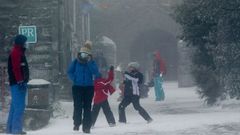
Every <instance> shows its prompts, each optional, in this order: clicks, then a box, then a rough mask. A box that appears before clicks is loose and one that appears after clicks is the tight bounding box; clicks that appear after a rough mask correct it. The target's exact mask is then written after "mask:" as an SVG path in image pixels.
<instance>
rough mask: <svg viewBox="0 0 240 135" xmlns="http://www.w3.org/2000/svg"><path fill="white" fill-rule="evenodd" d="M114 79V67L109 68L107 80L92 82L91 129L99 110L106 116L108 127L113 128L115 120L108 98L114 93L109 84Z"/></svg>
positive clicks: (99, 79)
mask: <svg viewBox="0 0 240 135" xmlns="http://www.w3.org/2000/svg"><path fill="white" fill-rule="evenodd" d="M113 79H114V67H113V66H111V67H110V71H109V72H108V78H107V79H104V78H98V79H96V80H95V82H94V99H93V102H94V105H93V109H92V127H94V125H95V122H96V120H97V117H98V114H99V111H100V109H101V108H102V109H103V113H104V115H105V116H106V119H107V122H108V124H109V126H110V127H112V126H115V125H116V122H115V118H114V116H113V113H112V111H111V108H110V106H109V103H108V96H110V95H111V94H113V93H114V92H115V89H114V88H113V87H112V85H111V83H112V81H113Z"/></svg>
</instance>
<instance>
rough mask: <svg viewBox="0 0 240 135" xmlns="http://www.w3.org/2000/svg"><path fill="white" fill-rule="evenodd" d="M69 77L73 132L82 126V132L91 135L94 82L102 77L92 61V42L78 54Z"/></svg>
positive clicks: (70, 69)
mask: <svg viewBox="0 0 240 135" xmlns="http://www.w3.org/2000/svg"><path fill="white" fill-rule="evenodd" d="M68 76H69V78H70V80H71V81H72V82H73V87H72V95H73V102H74V112H73V121H74V128H73V130H74V131H78V130H79V126H80V125H81V124H82V131H83V132H84V133H90V128H91V107H92V106H91V105H92V98H93V95H94V87H93V84H94V83H93V82H94V79H95V78H98V77H100V73H99V70H98V67H97V64H96V63H95V61H93V60H92V54H91V43H90V42H86V43H85V44H84V46H83V47H82V48H81V50H80V52H79V53H78V57H77V58H76V59H75V60H73V62H72V63H71V65H70V67H69V69H68ZM82 112H83V114H82Z"/></svg>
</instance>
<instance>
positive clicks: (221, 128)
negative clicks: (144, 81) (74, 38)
mask: <svg viewBox="0 0 240 135" xmlns="http://www.w3.org/2000/svg"><path fill="white" fill-rule="evenodd" d="M164 89H165V93H166V100H165V101H164V102H155V101H154V91H153V89H152V90H151V92H150V96H149V98H147V99H142V100H141V103H142V105H143V107H144V108H145V109H146V110H147V111H148V112H149V114H150V115H151V117H152V118H153V119H154V121H153V122H152V123H150V124H147V123H146V121H144V120H143V118H141V117H140V115H139V114H138V113H137V112H136V111H135V110H134V109H133V107H132V105H130V106H129V107H128V108H127V109H126V114H127V121H128V123H127V124H120V123H117V126H116V127H109V126H108V124H107V122H106V120H105V116H104V115H103V114H102V112H100V115H99V118H98V120H97V122H96V125H95V126H96V127H95V128H94V129H92V130H91V132H92V133H91V134H93V135H240V102H239V101H227V102H224V103H221V104H220V105H219V106H215V107H208V106H206V105H205V104H203V102H202V101H201V100H200V99H199V98H198V95H197V94H196V92H195V88H194V87H191V88H178V87H177V83H176V82H166V83H165V84H164ZM117 97H118V93H115V94H114V95H113V96H112V97H111V98H110V104H111V107H112V111H113V112H114V115H115V119H116V121H117V120H118V113H117V108H118V104H119V102H117V101H116V99H117ZM61 104H62V107H63V108H64V110H65V115H64V116H61V117H57V118H55V119H51V121H50V124H49V125H48V126H47V127H45V128H44V129H41V130H38V131H29V132H28V134H30V135H76V134H83V133H82V132H81V131H79V132H74V131H73V130H72V128H73V125H72V123H73V122H72V110H73V108H72V102H61ZM1 135H3V134H1Z"/></svg>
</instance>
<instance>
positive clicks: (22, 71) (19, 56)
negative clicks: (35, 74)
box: [8, 45, 29, 85]
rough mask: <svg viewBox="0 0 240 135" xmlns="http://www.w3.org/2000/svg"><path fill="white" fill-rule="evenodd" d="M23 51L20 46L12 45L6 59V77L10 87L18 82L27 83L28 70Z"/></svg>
mask: <svg viewBox="0 0 240 135" xmlns="http://www.w3.org/2000/svg"><path fill="white" fill-rule="evenodd" d="M24 52H25V49H24V48H23V47H22V46H20V45H14V47H13V49H12V51H11V53H10V56H9V59H8V75H9V82H10V85H15V84H17V83H18V82H26V83H27V82H28V80H29V68H28V63H27V60H26V57H25V54H24Z"/></svg>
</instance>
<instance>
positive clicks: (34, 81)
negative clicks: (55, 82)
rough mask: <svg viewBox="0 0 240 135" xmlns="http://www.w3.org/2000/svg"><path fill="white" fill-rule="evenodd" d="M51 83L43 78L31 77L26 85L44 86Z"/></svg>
mask: <svg viewBox="0 0 240 135" xmlns="http://www.w3.org/2000/svg"><path fill="white" fill-rule="evenodd" d="M50 84H51V83H50V82H49V81H46V80H44V79H32V80H30V81H29V82H28V86H30V87H31V86H32V87H37V86H40V87H44V86H49V85H50Z"/></svg>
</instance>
